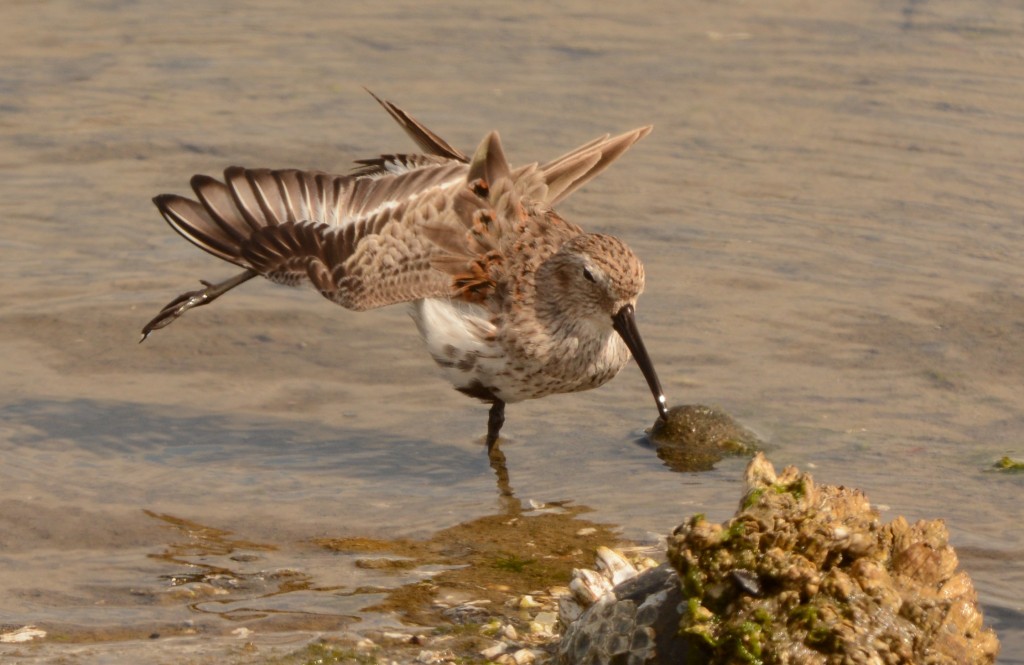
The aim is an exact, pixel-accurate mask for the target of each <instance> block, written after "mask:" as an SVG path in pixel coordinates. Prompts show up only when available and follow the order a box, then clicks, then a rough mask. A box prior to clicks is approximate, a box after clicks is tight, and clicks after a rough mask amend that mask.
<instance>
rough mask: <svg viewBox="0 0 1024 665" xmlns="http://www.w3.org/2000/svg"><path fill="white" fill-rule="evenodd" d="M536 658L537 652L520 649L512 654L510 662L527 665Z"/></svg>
mask: <svg viewBox="0 0 1024 665" xmlns="http://www.w3.org/2000/svg"><path fill="white" fill-rule="evenodd" d="M535 660H537V654H535V653H534V652H533V650H532V649H520V650H519V651H516V652H515V653H514V654H512V662H514V663H515V664H516V665H529V664H530V663H532V662H533V661H535Z"/></svg>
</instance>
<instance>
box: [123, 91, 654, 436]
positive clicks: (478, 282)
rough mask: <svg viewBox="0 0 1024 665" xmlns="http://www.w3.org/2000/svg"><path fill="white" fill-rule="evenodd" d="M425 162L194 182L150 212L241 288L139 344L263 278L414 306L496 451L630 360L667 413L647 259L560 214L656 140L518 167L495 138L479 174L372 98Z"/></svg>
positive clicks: (193, 299)
mask: <svg viewBox="0 0 1024 665" xmlns="http://www.w3.org/2000/svg"><path fill="white" fill-rule="evenodd" d="M374 97H375V98H376V99H377V101H378V102H380V103H381V105H382V106H383V107H384V108H385V109H386V110H387V111H388V113H390V114H391V116H392V117H393V118H394V119H395V120H396V121H397V122H398V124H399V125H401V126H402V128H403V129H404V130H405V131H406V133H407V134H408V135H409V136H410V137H411V138H412V139H413V141H415V142H416V144H417V145H418V146H419V148H420V149H421V150H422V151H423V154H388V155H382V156H380V157H375V158H372V159H365V160H360V161H359V162H357V164H359V166H358V167H357V168H356V169H355V171H354V172H353V173H351V174H349V175H334V174H330V173H323V172H320V171H299V170H293V169H287V170H268V169H245V168H241V167H234V166H233V167H230V168H228V169H227V170H226V171H225V172H224V181H223V182H221V181H219V180H216V179H214V178H211V177H209V176H205V175H196V176H194V177H193V178H192V181H191V185H192V189H193V190H194V191H195V194H196V196H197V198H198V200H193V199H189V198H185V197H182V196H177V195H173V194H163V195H160V196H157V197H156V198H155V199H153V201H154V203H156V206H157V208H159V209H160V212H161V214H163V216H164V218H165V219H166V220H167V222H168V223H169V224H170V225H171V227H172V228H173V229H174V230H175V231H177V232H178V233H180V234H181V235H182V236H184V237H185V238H186V239H187V240H189V241H190V242H192V243H193V244H195V245H196V246H198V247H200V248H201V249H204V250H206V251H207V252H209V253H210V254H213V255H214V256H217V257H219V258H221V259H224V260H225V261H228V262H229V263H234V264H235V265H237V266H239V267H241V268H243V272H241V273H239V274H237V275H235V276H234V277H232V278H230V279H228V280H225V281H223V282H220V283H217V284H211V283H210V282H206V281H203V285H204V288H203V289H200V290H198V291H190V292H188V293H185V294H183V295H181V296H179V297H178V298H176V299H175V300H173V301H172V302H171V303H169V304H168V305H167V306H166V307H164V309H163V310H162V311H161V312H160V313H159V314H158V315H157V316H156V317H155V318H154V319H153V320H152V321H150V322H149V323H148V324H146V326H145V327H144V328H143V330H142V339H143V340H144V339H146V336H148V335H149V333H151V332H152V331H153V330H156V329H158V328H162V327H164V326H166V325H168V324H169V323H171V322H172V321H174V320H175V319H176V318H177V317H179V316H181V315H182V314H183V313H184V312H186V311H187V310H189V309H191V308H193V307H197V306H200V305H206V304H208V303H210V302H212V301H213V300H214V299H216V298H218V297H220V296H221V295H223V294H224V293H225V292H227V291H229V290H231V289H233V288H234V287H236V286H238V285H240V284H242V283H243V282H246V281H248V280H250V279H252V278H253V277H255V276H257V275H262V276H263V277H266V278H267V279H269V280H271V281H273V282H277V283H279V284H286V285H290V286H295V285H299V284H304V283H311V284H312V285H313V287H315V288H316V289H318V290H319V291H320V293H322V294H323V295H324V296H325V297H326V298H328V299H329V300H333V301H334V302H336V303H338V304H339V305H341V306H343V307H346V308H348V309H353V310H358V311H361V310H366V309H373V308H375V307H382V306H384V305H391V304H395V303H402V302H408V303H411V306H412V318H413V320H414V321H415V322H416V327H417V328H419V332H420V335H421V336H422V338H423V341H424V342H425V343H426V345H427V350H428V351H429V352H430V355H431V356H432V357H433V358H434V360H435V361H436V362H437V364H438V365H440V366H441V367H442V368H444V370H445V371H446V372H447V374H448V378H449V379H450V380H451V381H452V383H453V384H454V385H455V388H456V390H458V391H460V392H462V393H465V394H466V395H469V396H470V397H475V398H478V399H481V400H483V401H484V402H487V403H489V404H491V409H490V413H489V418H488V424H487V447H488V450H489V451H490V450H491V449H492V448H493V447H494V445H495V443H496V442H497V440H498V433H499V431H500V430H501V426H502V424H503V423H504V420H505V404H506V403H509V402H519V401H522V400H525V399H532V398H537V397H544V396H545V395H551V394H555V393H568V392H575V391H579V390H589V389H591V388H596V387H598V386H600V385H602V384H604V383H605V382H607V381H608V380H610V379H611V378H612V377H613V376H615V375H616V374H617V373H618V372H619V370H621V369H622V368H623V366H624V365H625V364H626V362H627V361H628V360H629V355H630V353H632V355H633V357H634V358H635V359H636V361H637V363H638V364H639V366H640V369H641V371H642V372H643V374H644V377H645V378H646V379H647V383H648V385H649V386H650V389H651V392H652V393H653V395H654V398H655V401H656V404H657V407H658V412H659V414H660V415H661V416H662V417H664V416H665V415H666V413H667V410H666V405H665V396H664V394H663V393H662V390H661V386H660V384H659V383H658V377H657V375H656V374H655V371H654V367H653V365H652V364H651V360H650V357H649V356H648V354H647V350H646V349H645V348H644V344H643V340H642V339H641V337H640V333H639V332H638V330H637V326H636V320H635V318H634V307H635V306H636V301H637V297H638V296H639V295H640V293H641V292H642V291H643V288H644V269H643V265H642V264H641V263H640V259H638V258H637V256H636V255H635V254H634V253H633V251H632V250H631V249H630V248H629V247H627V246H626V244H625V243H624V242H622V241H621V240H619V239H618V238H615V237H613V236H609V235H604V234H599V233H585V232H584V231H583V230H582V229H581V228H580V227H578V226H576V225H575V224H572V223H570V222H567V221H566V220H564V219H562V218H561V217H560V216H559V215H558V214H557V213H556V212H555V211H554V210H553V209H552V207H553V206H554V205H555V204H557V203H559V202H560V201H563V200H564V199H565V198H566V197H568V196H569V195H570V194H572V193H573V192H574V191H575V190H576V189H577V188H579V187H580V186H581V185H583V184H584V183H586V182H587V181H589V180H590V179H591V178H593V177H594V176H595V175H597V174H598V173H600V172H601V171H603V170H604V169H605V168H606V167H607V166H608V165H609V164H611V163H612V162H613V161H615V159H617V158H618V157H619V156H621V155H622V154H623V153H624V152H625V151H626V150H627V149H629V148H630V147H631V146H632V145H633V144H634V143H635V142H636V141H638V140H639V139H641V138H642V137H644V136H646V135H647V133H648V132H649V131H650V129H651V128H650V127H642V128H639V129H634V130H633V131H630V132H626V133H625V134H621V135H619V136H615V137H610V136H608V135H605V136H602V137H599V138H597V139H595V140H593V141H590V142H589V143H586V144H584V145H582V146H580V147H579V148H576V149H575V150H573V151H571V152H569V153H566V154H565V155H563V156H561V157H559V158H557V159H555V160H553V161H551V162H548V163H547V164H543V165H541V164H537V163H534V164H528V165H526V166H521V167H518V168H512V167H510V166H509V164H508V162H507V161H506V158H505V153H504V151H503V150H502V146H501V141H500V139H499V138H498V134H497V132H492V133H491V134H489V135H487V136H486V137H485V138H484V140H483V141H482V142H481V143H480V145H479V147H478V148H477V149H476V152H475V153H474V154H473V156H472V158H469V157H467V156H466V155H465V154H463V153H462V152H461V151H459V150H458V149H457V148H454V147H452V146H451V145H450V144H449V143H448V142H447V141H445V140H443V139H442V138H440V137H439V136H438V135H437V134H435V133H434V132H432V131H430V130H429V129H427V128H426V127H425V126H423V125H422V124H421V123H420V122H418V121H417V120H415V119H414V118H413V117H412V116H410V115H409V114H408V113H406V112H404V111H402V110H401V109H399V108H398V107H397V106H395V105H394V104H392V103H390V102H387V101H384V100H381V99H379V98H377V97H376V96H374Z"/></svg>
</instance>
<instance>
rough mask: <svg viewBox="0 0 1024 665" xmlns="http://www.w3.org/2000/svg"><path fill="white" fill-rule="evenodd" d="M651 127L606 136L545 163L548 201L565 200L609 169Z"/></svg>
mask: <svg viewBox="0 0 1024 665" xmlns="http://www.w3.org/2000/svg"><path fill="white" fill-rule="evenodd" d="M651 129H652V127H650V126H647V127H640V128H637V129H634V130H633V131H630V132H626V133H625V134H620V135H619V136H615V137H612V138H607V135H606V136H604V137H601V138H599V139H595V140H593V141H591V142H590V143H587V144H584V145H582V146H580V147H579V148H576V149H575V150H573V151H571V152H568V153H566V154H565V155H562V156H561V157H559V158H558V159H555V160H553V161H551V162H548V163H547V164H545V165H544V166H542V167H541V173H543V174H544V179H545V181H546V182H547V183H548V195H547V198H546V199H545V200H546V202H547V203H548V204H549V205H552V206H554V205H556V204H557V203H559V202H560V201H564V200H565V199H566V198H567V197H568V196H569V195H570V194H572V193H573V192H575V191H576V190H577V189H579V188H580V187H582V186H583V185H585V184H586V183H587V182H589V181H590V180H591V179H592V178H593V177H594V176H596V175H597V174H599V173H600V172H601V171H603V170H605V169H606V168H608V166H609V165H610V164H611V163H612V162H614V161H615V160H616V159H618V158H619V157H621V156H622V154H623V153H624V152H626V151H627V150H629V148H630V147H632V145H633V144H634V143H636V142H637V141H639V140H640V139H642V138H643V137H645V136H647V135H648V134H649V133H650V132H651Z"/></svg>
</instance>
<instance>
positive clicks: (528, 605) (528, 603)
mask: <svg viewBox="0 0 1024 665" xmlns="http://www.w3.org/2000/svg"><path fill="white" fill-rule="evenodd" d="M518 606H519V609H521V610H531V609H534V608H536V607H540V603H538V602H537V601H536V600H534V599H533V596H531V595H530V594H526V595H525V596H523V597H522V598H520V599H519V603H518Z"/></svg>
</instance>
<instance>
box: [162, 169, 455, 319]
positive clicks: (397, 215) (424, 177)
mask: <svg viewBox="0 0 1024 665" xmlns="http://www.w3.org/2000/svg"><path fill="white" fill-rule="evenodd" d="M467 171H468V167H467V166H466V165H464V164H461V163H458V162H453V163H444V164H432V165H427V166H423V167H420V168H415V169H411V170H408V171H406V172H404V173H399V174H386V175H381V176H378V177H368V176H362V177H359V176H340V175H331V174H327V173H320V172H311V171H296V170H279V171H271V170H267V169H243V168H240V167H231V168H229V169H227V170H226V171H225V172H224V181H223V182H221V181H219V180H216V179H214V178H211V177H209V176H196V177H194V178H193V179H192V188H193V190H194V191H195V194H196V197H197V199H198V200H193V199H189V198H186V197H183V196H177V195H173V194H164V195H161V196H158V197H156V198H155V199H154V200H153V201H154V203H156V205H157V207H158V208H159V209H160V212H161V213H162V214H163V216H164V218H165V219H166V220H167V222H168V223H169V224H170V225H171V226H172V227H173V228H174V229H175V230H176V231H178V233H180V234H181V235H182V236H184V237H185V238H187V239H188V240H189V241H191V242H192V243H194V244H195V245H197V246H198V247H200V248H202V249H204V250H206V251H207V252H210V253H211V254H213V255H215V256H217V257H219V258H221V259H224V260H225V261H230V262H231V263H234V264H236V265H239V266H241V267H243V268H247V269H250V270H254V271H256V272H258V273H259V274H261V275H263V276H264V277H267V278H268V279H270V280H272V281H274V282H277V283H280V284H287V285H298V284H301V283H303V282H306V281H309V282H311V283H312V284H313V285H314V286H315V287H316V288H317V289H318V290H320V292H321V293H323V295H324V296H326V297H327V298H330V299H331V300H334V301H335V302H337V303H338V304H340V305H343V306H344V307H347V308H349V309H357V310H362V309H369V308H373V307H380V306H383V305H388V304H392V303H396V302H403V301H406V300H414V299H416V298H424V297H429V296H437V295H441V294H444V293H446V292H447V290H448V288H449V280H447V279H446V278H445V277H444V275H442V274H440V273H438V272H437V271H435V270H433V269H432V268H431V266H430V261H431V259H432V257H433V255H434V254H436V252H437V249H436V247H435V246H434V245H433V243H431V242H430V241H429V240H428V239H427V238H426V237H424V236H423V234H422V233H421V232H420V231H418V229H419V228H420V227H422V226H423V225H425V224H432V223H437V220H438V218H439V217H442V216H443V215H445V214H446V213H447V212H449V210H450V207H451V204H450V201H449V200H450V199H451V196H452V194H451V190H452V189H453V188H454V187H455V186H456V185H458V184H461V183H465V179H466V173H467Z"/></svg>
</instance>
